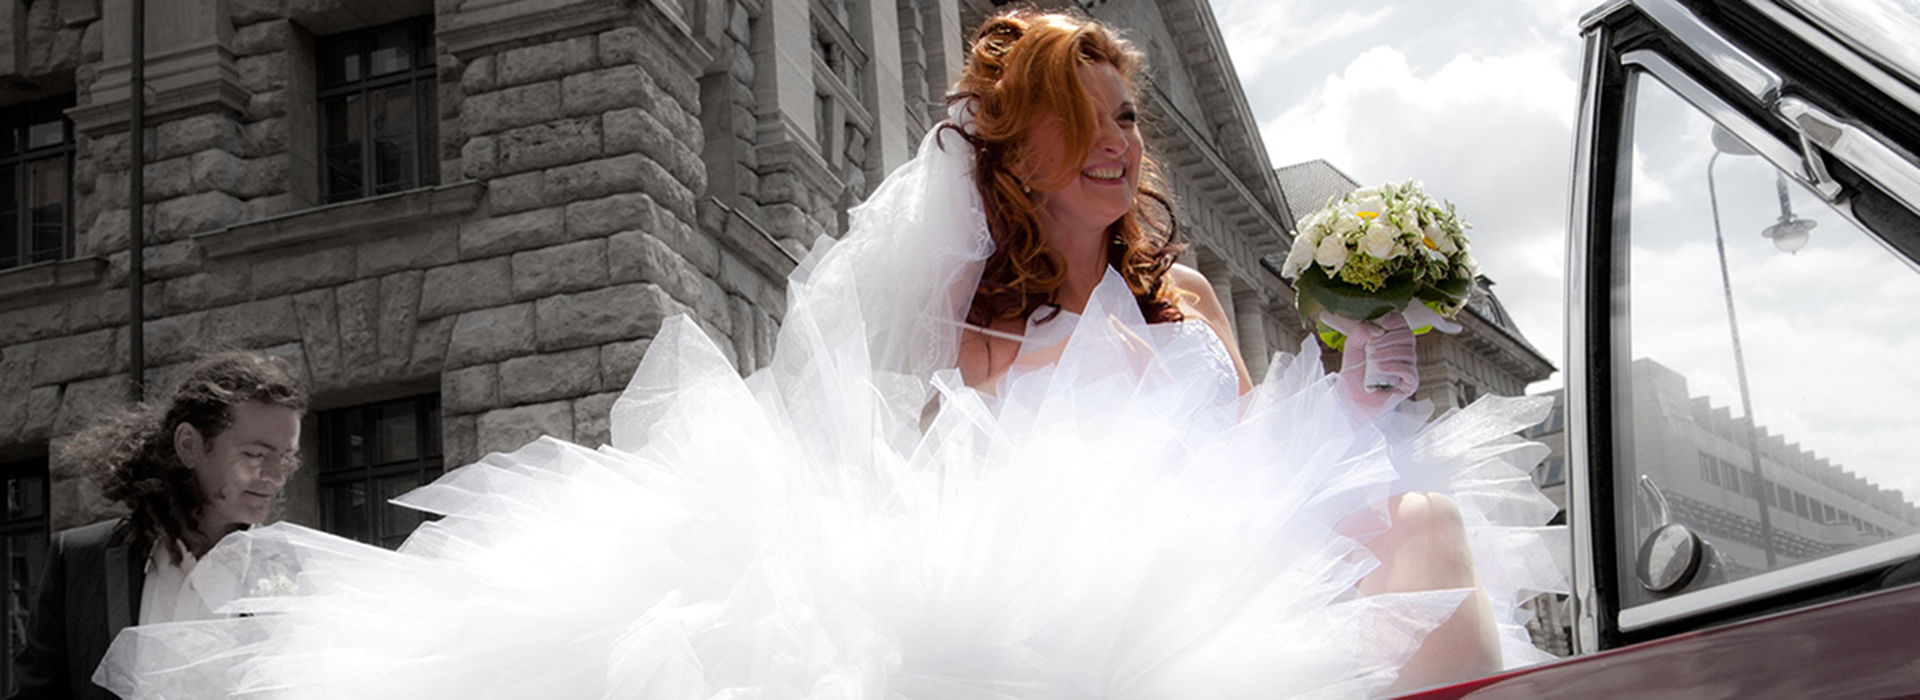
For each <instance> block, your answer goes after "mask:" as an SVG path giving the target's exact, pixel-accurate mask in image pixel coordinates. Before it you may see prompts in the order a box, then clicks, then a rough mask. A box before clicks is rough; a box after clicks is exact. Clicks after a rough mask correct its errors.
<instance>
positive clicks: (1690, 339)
mask: <svg viewBox="0 0 1920 700" xmlns="http://www.w3.org/2000/svg"><path fill="white" fill-rule="evenodd" d="M1630 90H1631V92H1632V105H1633V107H1632V109H1633V113H1632V115H1631V117H1630V121H1631V124H1632V131H1631V132H1630V133H1631V139H1632V141H1631V150H1630V152H1629V153H1630V155H1629V158H1630V159H1631V170H1630V171H1627V172H1630V173H1631V175H1630V177H1629V179H1628V182H1627V183H1626V184H1627V192H1629V193H1630V196H1631V200H1630V203H1629V204H1628V205H1627V206H1626V207H1624V209H1625V211H1624V212H1623V213H1624V214H1625V219H1624V220H1623V221H1619V222H1617V223H1618V226H1617V227H1616V231H1617V232H1618V235H1620V236H1622V237H1623V239H1624V243H1621V244H1620V245H1621V246H1622V248H1617V249H1619V250H1623V252H1624V256H1623V257H1620V258H1616V259H1619V260H1623V261H1624V269H1621V270H1618V271H1616V274H1615V275H1614V280H1615V284H1616V285H1625V287H1626V288H1625V289H1619V288H1618V286H1616V288H1615V293H1614V294H1613V302H1612V303H1613V327H1614V331H1613V332H1614V334H1615V337H1616V338H1617V339H1622V340H1620V341H1617V343H1616V346H1615V347H1617V348H1620V349H1622V350H1624V351H1625V352H1624V355H1621V356H1619V357H1620V359H1619V360H1617V361H1618V362H1620V363H1621V364H1620V365H1616V367H1615V370H1614V371H1615V372H1616V373H1617V375H1616V376H1618V377H1620V382H1619V383H1620V385H1621V387H1622V388H1621V389H1620V390H1618V391H1619V393H1617V394H1616V396H1618V397H1620V398H1621V399H1622V400H1620V401H1619V402H1618V403H1617V406H1618V408H1617V410H1618V411H1619V413H1618V414H1617V415H1616V416H1615V420H1614V425H1615V426H1616V439H1617V440H1619V442H1618V444H1617V446H1616V454H1617V455H1619V461H1618V462H1617V463H1618V464H1619V471H1618V472H1616V473H1617V478H1618V479H1619V480H1620V481H1619V482H1618V483H1617V484H1616V488H1615V492H1616V493H1617V494H1619V496H1618V498H1619V499H1620V501H1619V503H1618V506H1619V507H1618V509H1617V511H1616V512H1619V513H1620V514H1621V515H1620V516H1619V517H1621V518H1622V521H1621V522H1618V523H1616V525H1615V527H1616V530H1615V531H1616V532H1618V533H1620V534H1621V537H1620V547H1621V551H1620V552H1619V556H1620V559H1619V561H1621V562H1622V564H1623V565H1622V566H1621V567H1620V571H1619V575H1620V576H1621V579H1622V580H1621V581H1620V582H1619V586H1620V590H1621V591H1623V596H1622V601H1621V602H1622V604H1623V605H1624V606H1625V607H1629V608H1630V607H1633V606H1635V605H1638V604H1642V603H1646V602H1650V601H1653V600H1656V599H1659V598H1661V597H1665V596H1670V595H1674V594H1678V593H1684V592H1690V591H1698V590H1702V589H1707V588H1712V587H1713V586H1716V585H1720V584H1722V583H1726V582H1729V581H1736V580H1739V579H1743V578H1747V577H1751V576H1754V575H1756V574H1760V573H1764V572H1768V571H1773V570H1779V569H1785V568H1788V567H1792V566H1794V565H1796V564H1801V563H1804V562H1809V561H1813V560H1816V559H1821V558H1825V557H1833V556H1838V555H1841V554H1844V553H1846V552H1849V551H1852V550H1856V549H1859V548H1862V547H1868V546H1872V545H1875V544H1878V543H1882V542H1888V541H1891V540H1895V539H1898V538H1903V537H1909V536H1913V535H1914V534H1915V533H1916V532H1920V511H1916V509H1915V507H1914V505H1913V500H1914V499H1913V496H1914V495H1915V494H1916V493H1920V464H1916V463H1915V462H1914V459H1913V456H1912V450H1913V440H1912V436H1913V432H1914V430H1915V426H1916V425H1920V363H1915V362H1914V360H1913V358H1915V357H1920V323H1917V322H1916V319H1920V315H1916V314H1915V313H1914V310H1915V309H1920V273H1916V271H1915V268H1914V267H1913V266H1911V265H1910V264H1909V263H1908V262H1907V261H1905V260H1904V259H1903V258H1901V257H1900V256H1898V255H1895V254H1893V253H1891V252H1889V250H1888V248H1886V247H1885V246H1883V245H1881V244H1880V243H1879V241H1878V240H1877V239H1875V238H1873V237H1872V236H1869V235H1867V234H1866V233H1864V232H1863V231H1862V230H1861V229H1860V228H1859V227H1858V226H1857V225H1855V224H1854V223H1852V221H1851V220H1850V219H1848V218H1847V217H1846V216H1843V215H1842V214H1840V213H1839V212H1838V211H1836V210H1834V209H1833V208H1832V207H1830V206H1829V205H1827V203H1826V202H1825V201H1823V200H1822V199H1821V198H1820V197H1818V196H1816V195H1815V194H1813V193H1812V192H1810V191H1808V190H1806V189H1805V188H1803V187H1801V186H1800V185H1799V184H1798V183H1797V182H1795V181H1793V180H1792V179H1791V178H1785V177H1782V176H1781V174H1780V172H1779V171H1778V170H1776V169H1775V168H1774V167H1773V166H1772V165H1771V164H1770V163H1769V162H1768V161H1767V160H1765V159H1764V158H1761V157H1759V156H1757V155H1753V154H1752V152H1751V150H1749V149H1748V148H1746V147H1745V146H1744V145H1743V144H1741V143H1740V142H1739V140H1738V139H1736V138H1733V137H1732V136H1731V134H1729V133H1726V132H1720V133H1719V134H1718V135H1717V136H1716V131H1717V130H1718V128H1717V127H1716V126H1715V124H1714V123H1713V122H1712V121H1711V120H1710V119H1708V118H1707V117H1706V116H1705V115H1704V114H1703V113H1701V112H1700V111H1699V110H1697V109H1695V108H1694V107H1693V106H1691V105H1689V104H1688V103H1687V102H1686V101H1684V100H1682V99H1681V98H1680V97H1679V96H1677V95H1676V94H1675V93H1674V92H1673V91H1672V90H1671V89H1669V88H1668V87H1667V86H1666V85H1663V84H1662V83H1661V82H1659V81H1658V80H1656V79H1655V78H1654V77H1653V76H1652V75H1651V74H1647V73H1635V74H1634V79H1633V82H1632V83H1631V88H1630ZM1643 477H1644V481H1646V482H1649V483H1650V485H1651V486H1652V487H1653V489H1645V488H1643V487H1641V486H1640V485H1639V484H1640V482H1641V481H1642V480H1643ZM1651 490H1657V491H1658V492H1659V496H1664V500H1665V506H1666V508H1665V513H1664V519H1665V522H1671V523H1680V524H1682V525H1684V526H1686V528H1688V529H1690V530H1691V531H1692V532H1693V533H1694V534H1696V535H1698V536H1699V537H1700V539H1701V540H1702V541H1703V542H1704V545H1705V546H1704V547H1703V549H1702V551H1701V553H1700V556H1699V560H1700V561H1701V562H1702V564H1701V568H1700V569H1699V570H1698V571H1697V574H1696V575H1695V577H1694V578H1693V580H1691V581H1690V582H1687V583H1683V584H1680V585H1677V586H1676V587H1674V588H1672V589H1670V590H1666V591H1664V592H1662V591H1654V590H1650V587H1649V586H1647V585H1644V584H1643V583H1642V582H1641V580H1640V575H1641V574H1640V572H1638V571H1637V570H1636V564H1638V563H1639V560H1640V559H1641V558H1642V557H1643V556H1644V554H1643V551H1642V550H1643V545H1645V543H1646V542H1647V541H1648V539H1649V538H1650V537H1651V536H1653V534H1654V531H1655V529H1656V528H1658V527H1659V526H1660V525H1662V524H1663V522H1662V518H1663V515H1662V513H1661V509H1660V508H1659V507H1658V505H1657V503H1658V501H1659V500H1660V498H1659V497H1658V496H1655V495H1653V494H1651V493H1648V492H1649V491H1651Z"/></svg>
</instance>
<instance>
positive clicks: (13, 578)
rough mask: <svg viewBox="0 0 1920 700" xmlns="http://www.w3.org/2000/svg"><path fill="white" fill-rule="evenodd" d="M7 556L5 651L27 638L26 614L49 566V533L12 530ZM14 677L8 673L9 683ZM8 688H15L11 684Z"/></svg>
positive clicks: (17, 648)
mask: <svg viewBox="0 0 1920 700" xmlns="http://www.w3.org/2000/svg"><path fill="white" fill-rule="evenodd" d="M4 549H5V550H6V552H5V553H6V558H7V582H6V588H7V590H6V600H5V606H6V619H5V623H4V624H5V625H6V631H5V634H6V653H7V654H9V655H10V656H11V655H12V654H15V653H18V652H19V651H20V649H22V648H23V647H25V646H26V642H27V617H28V614H29V613H30V612H31V611H32V610H33V587H34V585H35V584H36V583H37V582H38V581H39V580H40V570H41V569H42V568H43V567H45V566H46V551H47V533H46V532H45V531H34V532H25V533H17V534H11V535H8V536H7V537H6V543H5V546H4ZM13 683H14V679H13V678H12V677H9V678H8V679H7V685H9V686H12V685H13ZM8 690H12V688H11V687H9V688H8Z"/></svg>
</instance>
